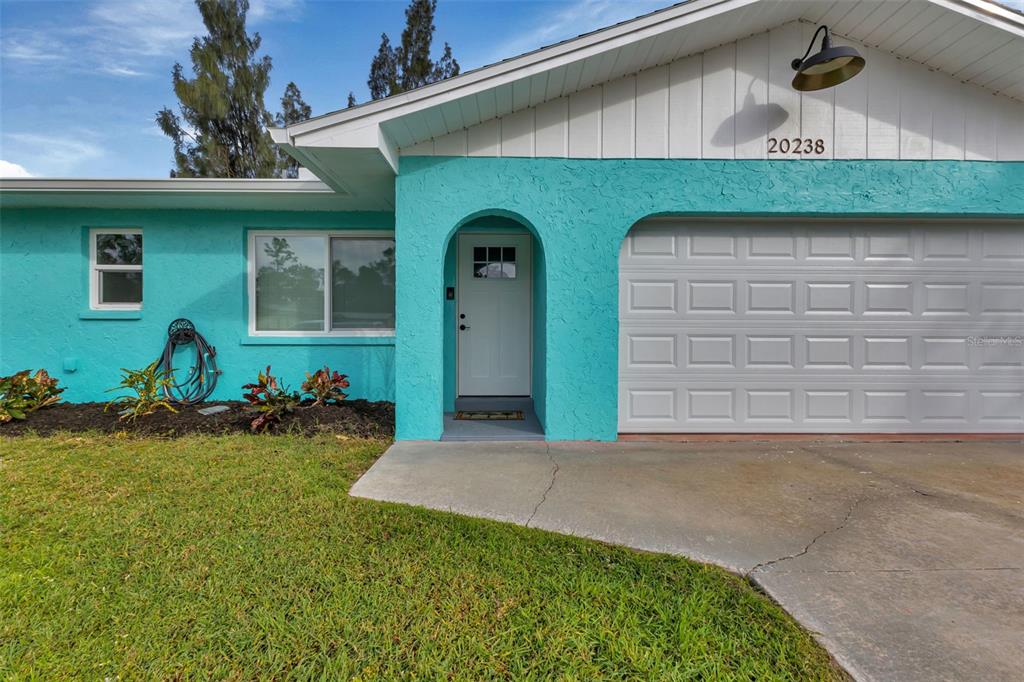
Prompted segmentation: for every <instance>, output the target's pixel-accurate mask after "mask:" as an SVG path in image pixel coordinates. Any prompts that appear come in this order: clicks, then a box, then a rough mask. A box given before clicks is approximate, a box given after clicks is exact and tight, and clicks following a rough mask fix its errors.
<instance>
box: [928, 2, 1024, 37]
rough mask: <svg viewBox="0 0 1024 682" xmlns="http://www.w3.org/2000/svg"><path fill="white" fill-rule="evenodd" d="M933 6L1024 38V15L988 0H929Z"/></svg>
mask: <svg viewBox="0 0 1024 682" xmlns="http://www.w3.org/2000/svg"><path fill="white" fill-rule="evenodd" d="M929 1H930V2H931V3H932V4H934V5H938V6H939V7H943V8H945V9H948V10H950V11H952V12H957V13H959V14H962V15H964V16H966V17H970V18H971V19H974V20H975V21H978V22H981V23H983V24H986V25H988V26H992V27H993V28H998V29H1000V30H1003V31H1006V32H1008V33H1012V34H1014V35H1016V36H1018V37H1021V38H1024V14H1020V13H1018V12H1014V11H1013V10H1011V9H1007V8H1006V7H1003V6H1002V5H999V4H997V3H994V2H989V1H988V0H929Z"/></svg>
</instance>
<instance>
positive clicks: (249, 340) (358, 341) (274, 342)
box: [238, 334, 395, 346]
mask: <svg viewBox="0 0 1024 682" xmlns="http://www.w3.org/2000/svg"><path fill="white" fill-rule="evenodd" d="M238 343H239V344H240V345H242V346H393V345H395V336H394V335H393V334H392V335H389V336H244V337H242V338H241V339H240V340H239V342H238Z"/></svg>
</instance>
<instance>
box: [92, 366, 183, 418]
mask: <svg viewBox="0 0 1024 682" xmlns="http://www.w3.org/2000/svg"><path fill="white" fill-rule="evenodd" d="M159 366H160V362H159V361H156V362H153V363H152V364H149V365H147V366H146V367H144V368H142V369H126V368H124V367H122V368H121V371H122V372H123V373H124V374H123V375H122V377H121V383H120V384H118V385H117V386H115V387H113V388H110V389H107V392H108V393H109V392H110V391H120V390H124V389H127V390H129V391H132V393H133V395H122V396H118V397H116V398H114V399H113V400H111V401H110V402H109V403H107V405H106V407H104V408H103V411H104V412H106V411H107V410H109V409H111V408H114V409H117V410H118V411H119V412H120V413H121V414H120V417H118V418H119V419H122V420H128V421H135V420H136V419H138V418H139V417H144V416H146V415H148V414H153V413H154V412H156V411H157V410H158V409H161V408H163V409H165V410H170V411H171V412H177V410H176V409H174V406H173V405H171V402H170V401H169V400H168V399H167V394H166V392H165V391H166V389H168V388H169V387H170V386H171V377H170V373H169V372H168V371H167V370H161V369H159Z"/></svg>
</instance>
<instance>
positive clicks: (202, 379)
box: [157, 318, 221, 405]
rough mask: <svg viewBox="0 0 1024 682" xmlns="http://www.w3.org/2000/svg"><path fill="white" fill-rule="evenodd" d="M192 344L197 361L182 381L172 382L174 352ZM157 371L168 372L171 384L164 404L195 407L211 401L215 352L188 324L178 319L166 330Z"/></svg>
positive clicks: (215, 372)
mask: <svg viewBox="0 0 1024 682" xmlns="http://www.w3.org/2000/svg"><path fill="white" fill-rule="evenodd" d="M190 343H192V344H195V347H196V361H195V364H194V365H192V367H191V368H190V369H189V373H188V376H187V377H186V378H185V380H184V381H182V382H178V381H177V380H176V379H175V369H174V351H175V350H177V349H178V348H179V347H181V346H187V345H188V344H190ZM157 362H158V363H159V364H158V365H157V369H158V370H163V371H165V372H167V374H168V376H169V377H170V383H169V384H167V385H166V386H165V387H164V395H165V396H166V397H167V400H169V401H170V402H172V403H174V404H175V405H195V404H197V403H201V402H203V401H204V400H206V399H207V398H209V397H210V394H211V393H213V389H214V388H216V387H217V377H218V376H220V373H221V371H220V370H219V369H217V349H216V348H214V347H213V346H211V345H210V344H209V343H208V342H207V341H206V339H205V338H203V335H202V334H200V333H199V332H197V331H196V326H195V325H194V324H192V321H191V320H186V319H185V318H179V319H177V320H175V321H174V322H171V324H170V326H168V327H167V343H166V344H165V345H164V350H163V353H161V354H160V357H159V358H158V359H157Z"/></svg>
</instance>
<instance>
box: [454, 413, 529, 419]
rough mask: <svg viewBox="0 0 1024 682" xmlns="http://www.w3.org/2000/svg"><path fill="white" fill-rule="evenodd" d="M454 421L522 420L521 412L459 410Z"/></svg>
mask: <svg viewBox="0 0 1024 682" xmlns="http://www.w3.org/2000/svg"><path fill="white" fill-rule="evenodd" d="M455 418H456V419H467V420H470V421H513V420H520V419H522V418H523V411H522V410H459V411H458V412H456V413H455Z"/></svg>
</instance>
